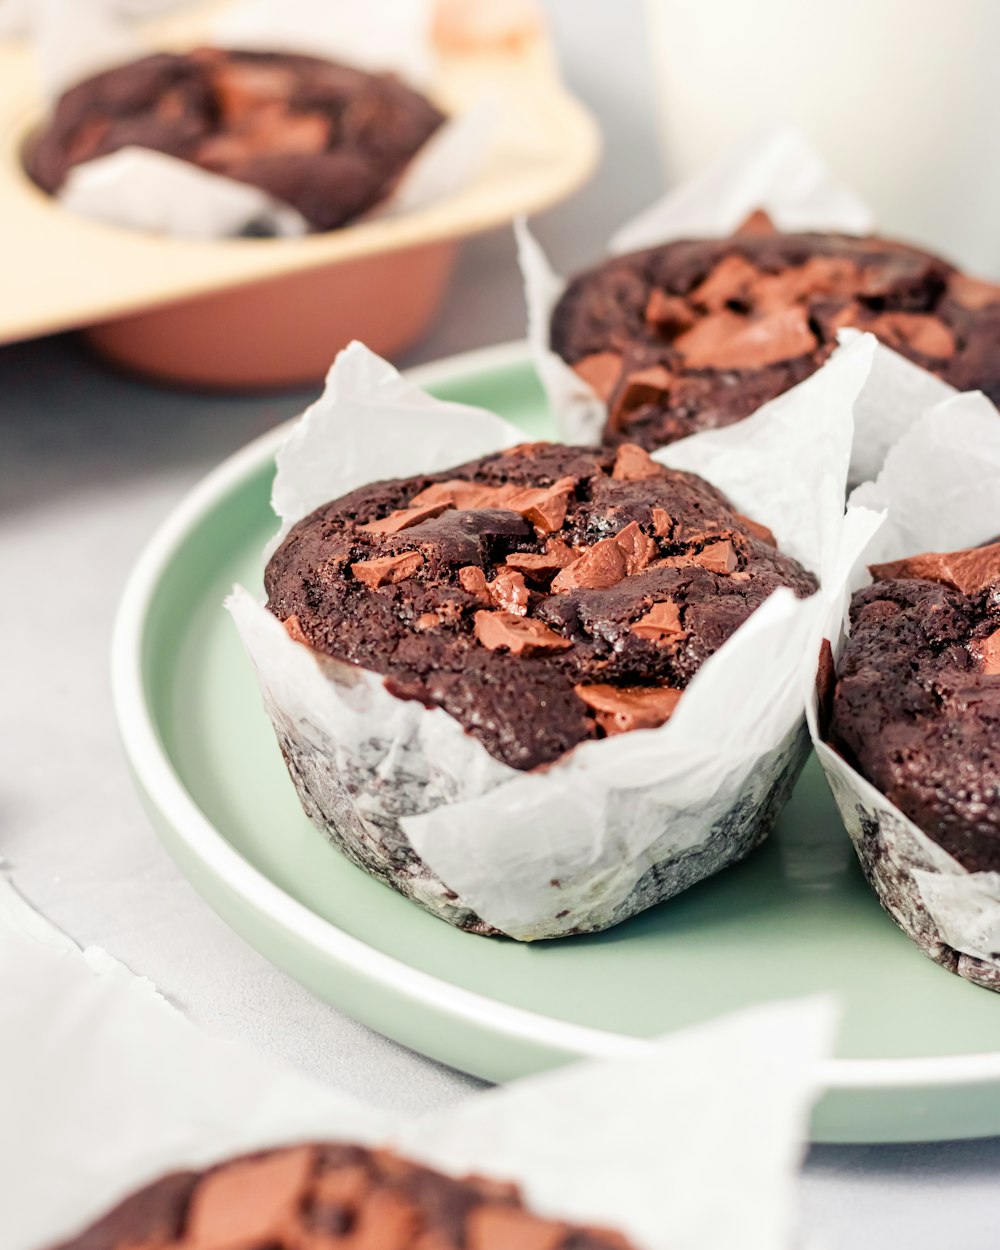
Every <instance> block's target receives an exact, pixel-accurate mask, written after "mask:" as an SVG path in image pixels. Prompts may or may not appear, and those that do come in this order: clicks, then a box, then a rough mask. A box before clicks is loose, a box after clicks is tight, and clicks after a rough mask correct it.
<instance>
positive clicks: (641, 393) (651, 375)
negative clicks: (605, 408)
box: [610, 365, 673, 422]
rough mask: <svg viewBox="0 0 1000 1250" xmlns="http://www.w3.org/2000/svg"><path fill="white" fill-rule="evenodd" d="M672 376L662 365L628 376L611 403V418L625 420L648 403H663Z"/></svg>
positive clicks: (617, 420) (638, 370)
mask: <svg viewBox="0 0 1000 1250" xmlns="http://www.w3.org/2000/svg"><path fill="white" fill-rule="evenodd" d="M672 381H673V378H672V376H671V375H670V374H669V373H668V372H667V370H666V369H664V368H663V366H662V365H650V366H648V367H647V368H645V369H637V370H636V371H635V372H634V373H630V374H628V375H627V376H626V378H625V381H624V382H623V383H622V385H621V387H620V389H619V391H618V394H617V396H616V398H615V399H614V400H613V401H612V404H611V417H610V419H611V420H612V421H615V422H622V421H625V420H626V419H627V418H628V416H629V414H630V413H632V412H634V411H635V410H636V409H637V408H642V407H643V406H644V405H646V404H658V403H661V402H662V400H663V397H664V396H665V395H667V394H669V392H670V386H671V383H672Z"/></svg>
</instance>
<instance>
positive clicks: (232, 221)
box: [35, 0, 498, 240]
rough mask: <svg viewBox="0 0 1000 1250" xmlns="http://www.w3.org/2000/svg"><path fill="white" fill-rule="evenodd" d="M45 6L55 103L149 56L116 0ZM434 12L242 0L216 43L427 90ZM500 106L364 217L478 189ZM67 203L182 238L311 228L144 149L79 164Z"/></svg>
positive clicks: (41, 28) (268, 200)
mask: <svg viewBox="0 0 1000 1250" xmlns="http://www.w3.org/2000/svg"><path fill="white" fill-rule="evenodd" d="M39 3H40V9H39V11H38V14H37V15H36V19H35V42H36V45H37V50H38V61H39V68H40V73H41V78H42V82H43V85H44V88H45V92H46V95H47V97H48V99H49V101H50V103H52V102H54V101H55V100H56V99H57V98H58V96H59V95H60V93H61V92H62V91H64V90H65V89H66V88H67V87H69V86H71V85H72V84H73V83H74V82H77V81H79V80H80V79H81V78H85V77H87V76H88V75H90V74H94V73H97V72H99V71H100V70H104V69H108V68H110V67H112V66H114V65H118V64H122V63H123V62H126V61H129V60H133V59H135V58H136V57H139V56H143V55H145V53H146V52H148V51H150V49H149V48H146V47H144V46H143V45H142V43H141V41H140V39H139V37H138V34H137V32H136V30H135V29H134V27H133V26H131V25H130V24H128V23H127V22H126V21H125V20H124V19H123V17H122V15H121V13H120V12H119V10H118V8H117V7H116V6H114V5H112V4H111V3H110V2H109V0H39ZM432 16H433V3H432V0H366V2H365V3H364V4H357V3H354V0H242V2H241V3H237V4H235V5H233V6H232V7H231V8H230V9H227V10H226V11H225V12H224V14H223V15H222V17H221V18H220V20H219V22H218V23H217V26H216V29H215V32H214V39H213V42H214V43H215V44H217V45H218V46H219V47H230V48H238V49H246V50H262V51H263V50H266V51H280V52H300V53H306V54H308V55H311V56H320V57H327V58H329V59H331V60H340V61H344V62H345V63H347V64H350V65H356V66H358V67H359V68H361V69H367V70H370V71H372V72H393V73H396V74H398V75H399V76H400V77H401V78H404V79H406V80H407V81H409V82H410V83H411V84H413V85H414V86H416V87H418V88H420V89H422V90H426V89H427V88H428V85H429V83H430V80H431V77H432V71H433V64H434V61H433V55H432V47H431V22H432ZM497 109H498V105H497V101H496V100H494V99H492V98H491V97H490V96H489V95H484V97H483V98H482V99H481V100H480V101H478V102H477V103H476V104H474V105H473V106H472V107H471V108H469V109H467V110H466V111H465V112H464V113H462V114H460V115H456V116H454V117H451V118H449V119H448V120H447V121H445V122H444V124H443V125H442V126H441V127H440V128H439V129H438V131H437V132H436V133H435V134H434V135H432V136H431V138H430V139H429V140H428V141H427V143H426V144H424V146H423V147H422V148H421V149H420V151H419V152H417V153H416V155H415V156H414V158H413V159H412V160H411V161H410V163H409V164H408V165H407V167H406V169H405V170H404V171H403V173H402V174H401V176H400V179H399V181H398V183H397V185H396V187H395V188H394V189H393V191H392V193H391V194H390V195H389V196H388V197H387V198H386V199H385V200H384V201H382V202H381V203H380V204H378V205H376V206H375V207H374V208H373V209H371V210H370V211H369V212H368V213H367V214H365V219H366V220H371V219H372V218H374V217H377V216H384V215H390V214H392V215H398V214H400V213H404V212H414V211H416V210H418V209H420V208H424V207H426V206H427V205H428V204H432V203H434V202H436V201H438V200H440V199H443V198H445V197H446V196H448V195H452V194H454V193H455V192H456V191H457V190H459V189H460V188H461V187H463V186H465V185H467V184H468V183H469V182H471V181H472V180H473V178H475V176H476V175H477V174H478V173H479V171H480V169H481V168H482V166H483V163H484V161H485V159H486V157H487V155H488V153H489V149H490V146H491V144H492V139H493V135H494V132H495V128H496V123H497ZM58 198H59V199H60V201H61V202H62V203H63V204H64V205H65V207H66V208H67V210H68V211H70V212H74V213H78V214H80V215H81V216H85V217H90V218H92V219H94V220H97V221H103V222H105V223H106V224H108V225H114V226H125V227H130V228H132V229H138V230H148V231H154V232H158V233H163V234H167V235H169V236H170V237H173V238H184V239H198V240H208V239H219V238H228V237H232V236H236V235H240V234H244V233H246V232H248V231H249V230H251V229H252V230H254V231H255V232H258V233H266V234H273V235H275V236H277V237H283V238H289V237H296V236H298V235H303V234H307V233H309V230H310V226H309V224H308V222H307V221H306V220H305V219H304V218H303V217H302V216H301V214H300V213H299V212H297V211H296V210H295V209H294V208H292V207H291V206H290V205H288V204H283V203H282V202H281V201H279V200H276V199H275V198H274V197H273V196H271V195H269V194H268V193H267V192H265V191H262V190H260V189H258V188H257V187H252V186H250V185H248V184H247V183H242V182H238V181H236V180H235V179H231V178H226V177H223V176H221V175H219V174H213V173H210V172H209V171H207V170H203V169H200V168H198V167H197V166H195V165H192V164H190V163H189V162H187V161H182V160H178V159H177V158H176V157H173V156H169V155H167V154H166V153H163V152H156V151H152V150H150V149H145V148H141V147H126V148H122V149H120V150H119V151H117V152H113V153H111V154H110V155H108V156H102V157H98V158H97V159H96V160H93V161H87V162H85V163H84V164H81V165H77V166H74V168H73V169H72V171H71V172H70V174H69V176H68V178H67V180H66V182H65V184H64V185H63V187H62V188H60V191H59V193H58ZM347 224H348V225H350V224H351V223H347Z"/></svg>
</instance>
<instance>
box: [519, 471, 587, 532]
mask: <svg viewBox="0 0 1000 1250" xmlns="http://www.w3.org/2000/svg"><path fill="white" fill-rule="evenodd" d="M574 485H575V483H574V481H573V479H572V478H571V477H563V478H560V479H559V481H558V482H556V483H555V484H554V485H552V486H540V487H536V488H534V489H531V488H529V489H527V490H521V491H518V492H517V493H516V494H515V495H512V496H511V498H510V500H509V501H508V502H507V505H506V506H507V507H508V508H511V509H512V510H513V511H514V512H519V513H520V514H521V516H523V517H524V519H525V520H526V521H530V522H531V524H532V525H533V526H534V527H535V529H536V530H538V532H539V533H540V534H552V533H554V532H555V531H556V530H558V529H561V528H562V524H563V521H565V520H566V509H567V508H568V507H569V498H570V495H572V493H573V487H574Z"/></svg>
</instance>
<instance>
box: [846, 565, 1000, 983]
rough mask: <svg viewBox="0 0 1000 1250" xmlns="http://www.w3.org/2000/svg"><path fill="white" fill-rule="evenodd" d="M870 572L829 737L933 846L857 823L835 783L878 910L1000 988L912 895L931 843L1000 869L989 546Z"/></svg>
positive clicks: (997, 646) (995, 614) (988, 964)
mask: <svg viewBox="0 0 1000 1250" xmlns="http://www.w3.org/2000/svg"><path fill="white" fill-rule="evenodd" d="M871 573H872V576H873V578H874V581H873V583H872V585H870V586H867V587H865V588H864V589H862V590H860V591H858V592H857V593H856V594H855V596H854V598H853V601H852V605H851V634H850V638H849V639H848V641H847V643H846V645H845V647H844V650H843V653H842V655H841V657H840V661H839V663H838V665H837V671H836V679H835V683H834V684H833V687H832V690H831V691H830V693H829V700H828V706H827V708H826V716H825V718H824V719H825V720H826V723H827V724H826V739H827V741H828V742H829V744H830V746H832V747H833V748H834V749H835V750H836V751H837V752H838V753H839V754H840V755H841V756H842V757H843V758H844V759H845V760H846V761H847V762H848V763H849V764H850V765H851V766H852V767H853V768H855V769H856V770H857V771H858V772H859V773H860V774H861V776H862V777H864V778H865V779H866V780H867V781H869V782H870V783H871V784H872V785H873V786H874V787H875V788H876V790H878V791H879V792H880V793H881V794H882V795H884V796H885V798H886V799H888V800H889V802H890V803H892V804H893V805H894V806H895V808H896V809H898V811H899V812H901V813H902V814H903V816H904V817H906V818H907V819H908V820H909V821H912V822H913V824H914V825H915V826H916V828H917V829H918V830H919V831H920V833H921V834H922V835H924V836H925V837H926V839H928V840H929V843H930V845H929V846H927V847H922V846H918V845H917V843H916V842H915V840H914V839H913V838H912V837H907V830H906V829H905V828H902V829H896V828H893V827H891V825H892V822H890V821H889V817H888V814H887V813H882V814H881V816H876V817H875V818H872V817H870V816H862V817H860V823H859V821H858V820H857V819H856V818H855V814H856V812H857V810H858V809H857V807H856V805H855V804H854V803H853V800H852V798H851V796H850V795H846V794H844V793H843V792H842V791H840V792H837V788H836V787H835V792H837V797H838V801H839V802H840V803H841V808H842V811H843V813H844V815H845V819H847V820H848V823H849V825H853V824H859V827H858V828H857V829H853V828H852V833H854V834H855V844H856V847H857V850H858V854H859V857H860V859H861V863H862V867H863V868H864V870H865V873H866V875H867V876H868V878H869V880H870V882H871V884H872V886H873V887H874V889H875V891H876V893H877V894H878V897H879V899H880V901H881V902H882V904H883V906H884V907H885V908H886V910H887V911H889V913H890V914H891V915H892V916H893V918H894V919H895V920H896V921H897V923H899V924H900V926H901V927H902V928H903V929H904V930H905V931H906V932H907V933H908V934H909V936H910V937H911V938H913V940H914V941H915V942H916V943H917V944H918V945H919V946H920V947H921V949H922V950H924V952H925V953H926V954H928V955H930V957H931V958H933V959H935V960H936V961H937V962H938V963H940V964H942V965H944V966H945V967H947V968H949V969H950V970H951V971H956V972H958V973H959V974H960V975H962V976H964V977H966V978H968V979H969V980H972V981H975V982H977V983H978V984H981V985H985V986H987V987H988V988H990V989H1000V965H998V963H997V961H996V960H995V959H993V960H992V961H991V960H989V959H981V958H976V957H974V956H971V955H969V954H968V953H962V952H959V951H956V950H954V949H952V947H951V946H949V945H948V943H947V942H946V941H944V940H942V935H941V933H940V931H939V929H938V925H937V924H936V923H935V921H934V919H933V917H932V916H931V915H930V914H929V912H928V909H927V906H926V905H925V901H924V900H923V898H922V894H921V874H922V873H923V872H933V871H934V870H935V869H937V868H938V867H939V865H938V863H937V862H936V860H937V858H938V854H937V853H938V850H939V851H940V852H943V853H944V857H950V859H951V860H953V861H955V863H956V864H957V865H959V866H960V869H959V870H960V871H962V872H963V873H965V874H976V873H987V874H996V873H997V872H1000V542H996V543H991V544H987V545H986V546H983V547H976V548H971V549H969V550H965V551H958V552H949V553H940V552H928V553H924V554H920V555H914V556H910V557H907V558H904V559H901V560H896V561H893V562H892V563H888V564H882V565H875V566H873V567H872V569H871ZM887 822H888V824H887ZM896 823H898V821H897V822H896ZM904 847H905V848H908V849H907V850H906V851H905V853H904V851H903V848H904ZM963 905H964V906H965V907H966V909H967V910H968V909H969V907H970V900H969V899H966V900H965V902H964V904H962V903H959V906H963ZM971 919H972V917H971V915H970V920H971ZM991 953H993V954H997V953H1000V952H991Z"/></svg>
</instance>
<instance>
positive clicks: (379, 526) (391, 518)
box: [358, 503, 452, 534]
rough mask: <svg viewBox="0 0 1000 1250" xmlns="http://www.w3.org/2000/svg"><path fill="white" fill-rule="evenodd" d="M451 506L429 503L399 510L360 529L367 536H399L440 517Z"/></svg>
mask: <svg viewBox="0 0 1000 1250" xmlns="http://www.w3.org/2000/svg"><path fill="white" fill-rule="evenodd" d="M451 506H452V504H451V503H429V504H424V505H422V506H421V507H418V508H397V509H396V510H395V511H394V512H390V513H389V515H388V516H386V517H383V518H382V519H381V520H380V521H369V522H368V523H367V524H366V525H359V526H358V529H359V530H364V532H365V533H366V534H398V533H399V532H400V530H408V529H411V528H412V527H413V526H414V525H422V524H423V522H424V521H429V520H430V519H431V517H436V516H440V515H441V513H442V512H444V511H446V510H447V509H448V508H450V507H451Z"/></svg>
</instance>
